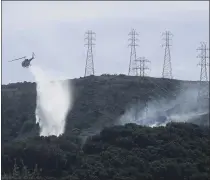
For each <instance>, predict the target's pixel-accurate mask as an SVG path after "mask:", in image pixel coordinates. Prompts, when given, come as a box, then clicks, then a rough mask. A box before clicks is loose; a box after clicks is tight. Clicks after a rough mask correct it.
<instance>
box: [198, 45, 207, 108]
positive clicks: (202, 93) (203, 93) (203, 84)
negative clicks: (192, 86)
mask: <svg viewBox="0 0 210 180" xmlns="http://www.w3.org/2000/svg"><path fill="white" fill-rule="evenodd" d="M197 50H198V51H200V54H199V55H198V58H200V59H201V60H200V63H199V64H198V65H200V67H201V69H200V87H199V90H198V98H197V100H198V102H203V100H208V99H209V81H208V75H207V66H209V63H208V62H207V59H208V60H209V54H207V52H209V49H208V48H207V45H206V43H204V42H201V46H200V47H199V48H198V49H197ZM199 104H203V103H199Z"/></svg>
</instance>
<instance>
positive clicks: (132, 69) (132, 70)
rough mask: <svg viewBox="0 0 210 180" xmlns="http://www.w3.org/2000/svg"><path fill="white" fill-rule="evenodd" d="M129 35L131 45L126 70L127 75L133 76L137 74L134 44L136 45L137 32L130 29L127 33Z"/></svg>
mask: <svg viewBox="0 0 210 180" xmlns="http://www.w3.org/2000/svg"><path fill="white" fill-rule="evenodd" d="M128 35H129V36H131V38H129V41H131V42H130V44H129V46H130V47H131V52H130V63H129V70H128V75H131V76H135V75H136V74H137V69H135V67H136V62H135V60H136V46H138V44H137V41H138V38H137V37H138V33H137V32H136V31H135V30H134V29H132V30H131V32H130V33H129V34H128Z"/></svg>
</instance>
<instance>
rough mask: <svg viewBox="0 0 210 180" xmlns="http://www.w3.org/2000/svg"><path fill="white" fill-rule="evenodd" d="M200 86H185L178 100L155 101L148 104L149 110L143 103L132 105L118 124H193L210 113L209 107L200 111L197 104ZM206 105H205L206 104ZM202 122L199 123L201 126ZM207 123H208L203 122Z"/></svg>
mask: <svg viewBox="0 0 210 180" xmlns="http://www.w3.org/2000/svg"><path fill="white" fill-rule="evenodd" d="M198 88H199V87H198V86H197V85H196V86H194V87H192V86H190V87H186V86H183V87H182V88H181V89H182V91H181V92H180V93H179V94H178V95H177V97H176V99H173V100H172V99H170V100H169V99H154V100H151V101H149V102H148V106H147V108H142V106H143V107H144V105H143V104H142V102H141V101H139V103H137V104H133V105H131V106H130V107H129V108H128V109H127V111H126V113H125V114H124V115H122V116H121V117H120V118H119V120H118V123H119V124H122V125H123V124H127V123H136V124H139V125H143V126H150V127H155V126H165V125H166V124H167V123H169V122H193V123H196V121H198V120H199V118H200V117H201V116H203V115H206V114H207V113H209V106H208V105H207V106H206V107H205V108H203V109H201V110H199V106H200V104H198V102H197V95H198ZM204 104H205V103H204ZM199 123H200V122H198V124H199ZM202 123H206V122H202Z"/></svg>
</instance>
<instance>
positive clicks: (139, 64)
mask: <svg viewBox="0 0 210 180" xmlns="http://www.w3.org/2000/svg"><path fill="white" fill-rule="evenodd" d="M134 61H135V62H136V63H135V64H136V67H134V70H135V72H136V76H141V77H144V76H145V75H146V73H145V70H149V67H148V66H147V65H146V63H147V62H150V61H149V60H147V59H146V58H145V57H139V58H137V59H135V60H134ZM138 70H139V71H138Z"/></svg>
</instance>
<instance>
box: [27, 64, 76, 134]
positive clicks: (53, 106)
mask: <svg viewBox="0 0 210 180" xmlns="http://www.w3.org/2000/svg"><path fill="white" fill-rule="evenodd" d="M30 70H31V72H32V74H33V75H34V77H35V81H36V90H37V102H36V112H35V114H36V123H38V124H39V126H40V136H50V135H55V136H59V135H61V134H63V133H64V131H65V123H66V116H67V114H68V112H69V110H70V109H71V107H72V101H73V100H72V86H71V84H70V82H69V81H68V80H62V77H60V75H58V74H57V73H56V72H50V71H49V70H47V69H43V68H41V67H39V66H31V67H30ZM55 73H56V74H55Z"/></svg>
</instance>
